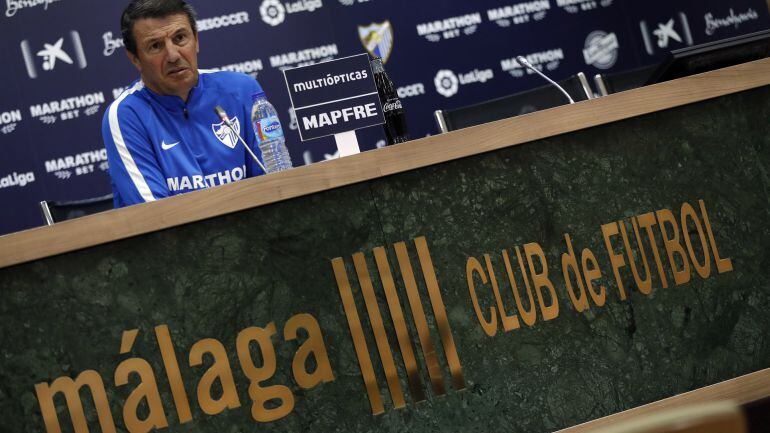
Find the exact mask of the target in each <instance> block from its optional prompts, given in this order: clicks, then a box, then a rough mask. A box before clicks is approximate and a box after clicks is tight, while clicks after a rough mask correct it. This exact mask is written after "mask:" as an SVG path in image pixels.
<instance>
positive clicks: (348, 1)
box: [339, 0, 372, 6]
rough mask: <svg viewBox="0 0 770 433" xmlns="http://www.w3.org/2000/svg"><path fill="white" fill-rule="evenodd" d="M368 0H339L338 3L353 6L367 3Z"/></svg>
mask: <svg viewBox="0 0 770 433" xmlns="http://www.w3.org/2000/svg"><path fill="white" fill-rule="evenodd" d="M370 1H372V0H339V2H340V4H341V5H343V6H353V5H355V4H360V3H369V2H370Z"/></svg>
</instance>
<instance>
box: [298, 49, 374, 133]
mask: <svg viewBox="0 0 770 433" xmlns="http://www.w3.org/2000/svg"><path fill="white" fill-rule="evenodd" d="M283 74H284V78H285V79H286V86H287V87H288V88H289V97H290V98H291V105H292V107H294V112H295V113H296V114H297V125H298V126H299V135H300V138H301V139H302V141H307V140H312V139H314V138H320V137H326V136H328V135H334V134H340V133H343V132H348V131H353V130H356V129H361V128H366V127H367V126H374V125H380V124H382V123H385V119H384V117H383V115H382V105H381V103H380V98H379V96H378V95H377V87H376V86H375V84H374V75H373V74H372V68H371V65H370V64H369V55H367V54H359V55H356V56H351V57H345V58H342V59H338V60H332V61H330V62H324V63H318V64H315V65H310V66H304V67H299V68H294V69H286V70H285V71H284V72H283Z"/></svg>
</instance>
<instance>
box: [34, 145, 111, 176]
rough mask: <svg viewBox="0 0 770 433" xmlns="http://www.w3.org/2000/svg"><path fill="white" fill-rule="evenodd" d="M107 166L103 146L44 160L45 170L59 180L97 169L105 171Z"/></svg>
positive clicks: (89, 172)
mask: <svg viewBox="0 0 770 433" xmlns="http://www.w3.org/2000/svg"><path fill="white" fill-rule="evenodd" d="M109 168H110V166H109V164H108V163H107V149H104V148H102V149H94V150H90V151H87V152H81V153H78V154H75V155H66V156H63V157H59V158H53V159H49V160H47V161H45V172H46V173H48V174H52V175H54V176H55V177H56V178H57V179H59V180H67V179H70V178H73V177H77V176H83V175H86V174H91V173H95V172H97V171H99V172H106V171H107V170H108V169H109Z"/></svg>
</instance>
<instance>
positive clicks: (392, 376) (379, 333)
mask: <svg viewBox="0 0 770 433" xmlns="http://www.w3.org/2000/svg"><path fill="white" fill-rule="evenodd" d="M353 264H354V265H355V267H356V273H357V274H358V283H359V285H360V286H361V291H362V292H363V294H364V302H365V303H366V311H368V312H369V320H370V322H371V325H372V331H373V332H374V341H375V342H376V343H377V350H378V351H379V352H380V359H381V360H382V368H383V370H385V378H386V379H387V381H388V388H389V389H390V397H391V398H392V399H393V406H395V407H396V408H397V409H398V408H402V407H404V406H405V405H406V403H405V402H404V391H402V390H401V382H399V380H398V371H397V370H396V364H395V362H394V361H393V354H392V353H391V351H390V343H389V342H388V335H387V334H386V333H385V324H384V323H383V322H382V316H381V315H380V307H379V306H378V305H377V298H376V297H375V296H374V288H373V287H372V280H371V278H370V277H369V268H368V267H367V266H366V258H365V257H364V254H363V253H355V254H353Z"/></svg>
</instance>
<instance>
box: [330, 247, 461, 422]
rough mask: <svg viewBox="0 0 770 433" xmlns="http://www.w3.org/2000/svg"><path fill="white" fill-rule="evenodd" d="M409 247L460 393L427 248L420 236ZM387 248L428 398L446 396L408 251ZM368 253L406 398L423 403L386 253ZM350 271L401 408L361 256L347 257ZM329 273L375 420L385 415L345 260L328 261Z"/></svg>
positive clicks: (388, 346) (395, 373)
mask: <svg viewBox="0 0 770 433" xmlns="http://www.w3.org/2000/svg"><path fill="white" fill-rule="evenodd" d="M414 244H415V249H416V250H417V257H418V260H419V263H420V270H421V271H422V276H423V281H424V282H425V287H426V289H427V292H428V299H429V301H430V305H431V310H432V312H433V317H434V318H435V321H436V326H437V328H438V333H439V338H440V340H441V344H442V347H443V349H444V355H445V357H446V361H447V364H448V367H449V372H450V375H451V377H452V386H453V387H454V388H455V389H457V390H461V389H464V388H465V379H464V377H463V373H462V366H461V364H460V358H459V357H458V355H457V347H456V346H455V342H454V338H453V336H452V330H451V328H450V325H449V320H448V318H447V314H446V307H445V306H444V302H443V299H442V297H441V290H440V288H439V284H438V279H437V278H436V273H435V270H434V267H433V261H432V259H431V256H430V251H429V249H428V244H427V241H426V240H425V238H424V237H419V238H417V239H415V240H414ZM393 249H394V251H395V254H396V259H397V261H398V267H399V270H400V274H401V278H402V282H403V287H404V290H405V292H406V295H407V300H408V303H409V308H410V311H411V313H412V318H413V321H414V326H415V328H416V329H417V336H418V339H419V342H420V347H421V348H422V353H423V357H424V359H425V363H426V369H427V371H428V376H429V377H430V380H431V385H432V389H433V393H434V394H435V395H443V394H446V387H445V385H444V376H443V373H442V369H441V363H440V360H439V357H438V354H437V352H436V349H435V347H434V345H433V340H432V339H431V333H430V328H429V327H428V320H427V317H426V315H425V311H424V309H423V307H422V305H423V303H422V298H421V296H420V292H419V289H418V286H417V280H416V278H415V274H414V269H413V267H412V263H411V261H410V258H409V252H408V250H407V247H406V244H405V243H404V242H398V243H395V244H394V245H393ZM372 252H373V255H374V259H375V263H376V265H377V271H378V274H379V277H380V282H381V283H382V287H383V292H384V293H385V299H386V301H387V304H388V312H389V315H390V319H391V322H392V324H393V328H394V330H395V334H396V340H397V342H398V348H399V351H400V353H401V358H402V360H403V363H404V368H405V370H406V373H407V383H408V384H409V391H410V394H411V396H412V399H413V400H414V401H415V402H419V401H423V400H425V399H426V395H425V391H424V389H423V388H422V381H421V379H420V372H419V368H418V364H417V359H416V357H415V355H414V349H413V342H412V340H411V338H410V333H409V329H408V327H407V324H406V320H405V319H404V313H403V309H402V308H401V300H400V299H399V296H398V292H397V290H396V285H395V281H394V279H393V275H392V272H391V267H390V263H389V262H388V256H387V251H386V250H385V248H383V247H377V248H374V250H373V251H372ZM353 266H354V268H355V271H356V277H357V279H358V283H359V286H360V288H361V293H362V296H363V298H364V304H365V306H366V312H367V315H368V317H369V323H370V325H371V328H372V333H373V335H374V341H375V344H376V346H377V350H378V353H379V355H380V361H381V362H382V367H383V371H384V373H385V376H386V381H387V384H388V389H389V390H390V396H391V400H392V402H393V406H394V407H395V408H396V409H398V408H402V407H404V406H405V405H406V402H405V399H404V395H403V391H402V389H401V384H400V378H399V377H398V370H397V369H396V364H395V360H394V358H393V353H392V351H391V344H390V341H389V340H388V336H387V333H386V331H385V324H384V322H383V319H382V313H381V311H380V308H379V305H378V303H377V297H376V296H375V292H374V287H373V285H372V279H371V275H370V272H369V268H368V265H367V263H366V256H365V255H364V254H363V253H360V252H359V253H356V254H353ZM332 268H333V269H334V276H335V278H336V280H337V287H338V289H339V292H340V297H341V298H342V305H343V308H344V310H345V316H346V317H347V321H348V326H349V328H350V334H351V337H352V339H353V346H354V348H355V351H356V356H357V358H358V363H359V367H360V368H361V374H362V376H363V380H364V385H365V387H366V392H367V395H368V396H369V403H370V405H371V408H372V413H373V414H375V415H378V414H382V413H384V412H385V408H384V405H383V402H382V396H381V395H380V388H379V385H378V383H377V377H376V375H375V372H374V367H373V364H372V358H371V357H370V355H369V348H368V345H367V343H366V337H365V334H364V330H363V326H362V325H361V320H360V317H359V314H358V309H357V307H356V303H355V299H354V297H353V291H352V288H351V285H350V280H349V279H348V273H347V270H346V267H345V261H344V260H343V259H342V258H341V257H338V258H336V259H334V260H332Z"/></svg>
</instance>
